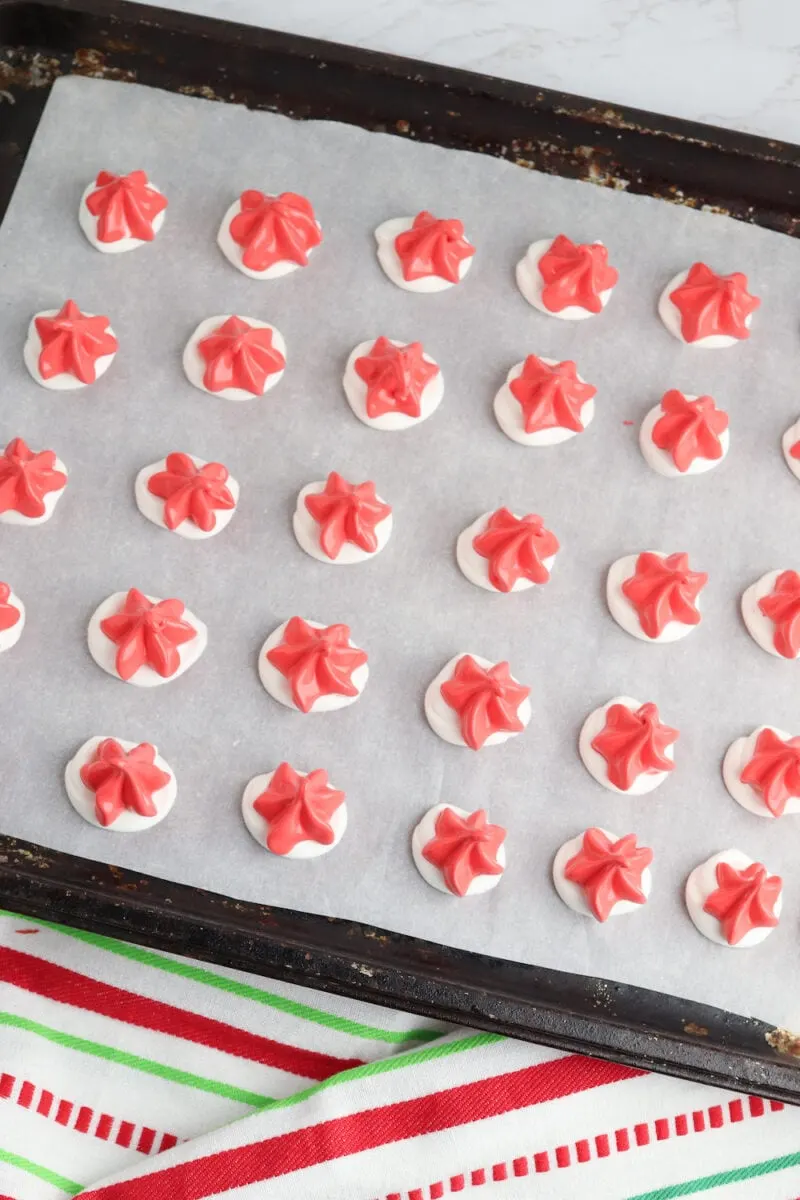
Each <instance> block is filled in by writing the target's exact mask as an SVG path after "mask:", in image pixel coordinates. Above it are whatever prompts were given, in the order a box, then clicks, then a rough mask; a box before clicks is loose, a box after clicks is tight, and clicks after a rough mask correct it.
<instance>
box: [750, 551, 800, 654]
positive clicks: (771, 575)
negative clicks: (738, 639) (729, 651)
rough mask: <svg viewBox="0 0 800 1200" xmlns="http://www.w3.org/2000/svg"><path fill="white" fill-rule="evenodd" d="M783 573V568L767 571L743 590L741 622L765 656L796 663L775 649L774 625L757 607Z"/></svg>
mask: <svg viewBox="0 0 800 1200" xmlns="http://www.w3.org/2000/svg"><path fill="white" fill-rule="evenodd" d="M783 571H784V568H783V567H781V568H780V569H779V570H777V571H767V573H766V575H762V576H761V578H760V579H757V580H756V582H755V583H751V584H750V587H749V588H745V590H744V592H742V620H743V621H744V623H745V625H746V626H747V632H748V633H749V634H750V637H751V638H752V639H753V641H754V642H755V643H756V645H757V646H760V647H761V649H762V650H766V652H767V654H771V655H772V656H773V657H774V658H780V659H781V660H782V661H783V662H796V661H797V659H791V658H786V656H785V655H783V654H779V653H778V651H777V650H776V649H775V623H774V622H773V621H770V619H769V617H765V616H764V614H763V613H762V611H761V609H760V608H759V607H758V602H759V600H763V599H764V597H765V596H768V595H769V594H770V592H771V591H772V589H773V588H774V587H775V584H776V582H777V579H778V576H779V575H782V574H783Z"/></svg>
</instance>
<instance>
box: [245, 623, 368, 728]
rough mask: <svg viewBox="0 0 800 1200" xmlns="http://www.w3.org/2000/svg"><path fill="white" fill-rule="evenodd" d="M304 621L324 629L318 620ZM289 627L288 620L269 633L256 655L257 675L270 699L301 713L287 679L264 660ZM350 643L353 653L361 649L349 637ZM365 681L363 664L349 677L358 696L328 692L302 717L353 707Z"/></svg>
mask: <svg viewBox="0 0 800 1200" xmlns="http://www.w3.org/2000/svg"><path fill="white" fill-rule="evenodd" d="M303 620H304V621H305V622H306V625H310V626H311V628H312V629H325V628H326V626H325V625H322V624H321V623H320V622H319V621H309V620H308V618H306V617H304V618H303ZM288 624H289V622H288V621H284V622H283V624H282V625H279V626H278V628H277V629H273V631H272V633H271V634H270V635H269V637H268V638H267V639H266V641H265V642H264V644H263V646H262V647H261V649H260V651H259V654H258V675H259V678H260V680H261V682H262V684H263V685H264V688H265V689H266V691H267V692H269V694H270V696H272V699H273V700H277V701H278V703H279V704H284V705H285V706H286V707H287V708H291V709H294V711H295V712H301V711H302V710H301V709H300V708H298V707H297V705H296V704H295V702H294V700H293V698H292V688H291V685H290V683H289V680H288V679H287V678H286V676H285V675H281V673H280V671H279V670H277V668H276V667H273V665H272V663H271V662H270V661H269V659H268V658H267V651H268V650H272V649H273V647H275V646H278V645H280V643H281V642H282V641H283V635H284V632H285V630H286V626H287V625H288ZM349 644H350V645H351V646H352V647H353V648H354V649H356V650H358V649H360V647H359V646H356V644H355V642H354V641H353V640H352V638H351V639H350V643H349ZM368 679H369V663H362V665H361V666H360V667H356V669H355V671H353V673H352V675H351V676H350V680H351V682H352V684H353V687H355V688H358V695H357V696H340V695H339V694H338V693H331V694H330V695H329V696H320V697H318V699H317V700H315V701H314V703H313V704H312V705H311V708H310V709H309V710H308V713H307V714H305V713H304V714H303V715H304V716H305V715H307V716H311V715H312V714H316V713H325V712H336V711H337V709H340V708H347V707H348V705H350V704H355V702H356V700H358V699H359V698H360V697H361V693H362V692H363V691H364V688H365V687H366V686H367V680H368Z"/></svg>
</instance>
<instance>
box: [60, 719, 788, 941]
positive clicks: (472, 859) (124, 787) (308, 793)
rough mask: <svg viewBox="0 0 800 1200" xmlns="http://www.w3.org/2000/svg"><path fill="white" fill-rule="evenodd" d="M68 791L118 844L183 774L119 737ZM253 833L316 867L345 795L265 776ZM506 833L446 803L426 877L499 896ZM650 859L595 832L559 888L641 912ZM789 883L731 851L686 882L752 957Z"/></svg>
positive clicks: (289, 774)
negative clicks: (311, 860) (313, 861)
mask: <svg viewBox="0 0 800 1200" xmlns="http://www.w3.org/2000/svg"><path fill="white" fill-rule="evenodd" d="M64 784H65V788H66V792H67V796H68V798H69V801H70V803H71V804H72V806H73V808H74V809H75V811H76V812H77V813H78V814H79V815H80V816H81V817H83V819H84V820H85V821H87V822H88V823H89V824H91V825H94V826H96V827H97V828H100V829H105V830H110V831H112V832H115V833H137V832H141V831H143V830H146V829H150V828H152V827H153V826H154V825H157V824H158V823H159V822H160V821H162V820H163V819H164V818H165V817H166V816H167V815H168V813H169V812H170V811H171V809H172V807H173V805H174V803H175V800H176V797H177V782H176V778H175V773H174V771H173V770H172V768H171V767H170V765H169V763H168V762H167V761H166V760H165V759H164V758H162V756H161V755H160V754H159V753H158V751H157V749H156V747H155V746H153V745H151V744H150V743H148V742H142V743H140V744H138V745H137V744H136V743H134V742H128V741H124V740H122V739H117V738H113V737H92V738H89V740H88V741H86V742H85V743H84V744H83V745H82V746H81V747H80V748H79V749H78V751H77V752H76V753H75V755H74V756H73V757H72V758H71V759H70V760H69V762H68V763H67V767H66V771H65V774H64ZM241 811H242V818H243V820H244V824H245V826H246V828H247V830H248V831H249V833H250V834H251V835H252V837H253V838H254V839H255V841H256V842H257V843H258V844H259V845H260V846H262V847H264V848H266V849H267V850H268V851H270V852H271V853H272V854H275V855H278V856H279V857H282V858H288V859H309V858H318V857H320V856H321V855H324V854H327V853H328V852H329V851H330V850H332V849H334V847H335V846H337V845H338V844H339V842H340V841H341V840H342V837H343V836H344V834H345V831H346V829H347V803H346V796H345V793H344V792H343V791H341V790H340V789H338V788H335V787H332V786H331V784H330V781H329V779H328V774H327V772H326V771H324V770H322V769H315V770H312V771H308V772H304V771H300V770H297V769H295V768H294V767H292V766H291V765H290V764H289V763H288V762H282V763H279V765H278V766H277V767H276V768H275V769H274V770H271V771H268V772H265V773H263V774H259V775H256V776H255V777H254V778H253V779H251V780H250V781H249V783H248V784H247V786H246V787H245V789H244V793H243V795H242V801H241ZM506 836H507V832H506V830H505V829H504V828H503V827H502V826H500V825H493V824H491V823H490V822H489V819H488V816H487V813H486V811H485V810H484V809H478V810H476V811H475V812H468V811H466V810H465V809H462V808H459V807H456V806H455V805H451V804H437V805H435V806H434V807H433V808H431V809H430V810H429V811H428V812H427V813H425V815H424V816H423V818H422V819H421V820H420V821H419V823H418V824H417V825H416V826H415V828H414V830H413V833H412V836H411V853H412V857H413V860H414V863H415V865H416V867H417V869H418V871H419V873H420V875H421V876H422V878H423V879H424V880H425V881H426V882H427V883H429V884H430V885H431V886H432V887H434V888H436V889H437V890H438V891H440V892H443V893H445V894H448V895H451V896H455V897H459V898H463V897H465V896H475V895H480V894H483V893H485V892H488V891H490V890H491V889H492V888H494V887H496V886H497V884H498V883H499V882H500V879H501V877H502V875H503V873H504V871H505V868H506V861H507V860H506V850H505V840H506ZM652 861H653V852H652V850H651V849H650V848H649V847H647V846H640V845H638V844H637V839H636V835H635V834H632V833H630V834H625V835H624V836H623V837H619V836H617V835H616V834H614V833H610V832H609V831H608V830H605V829H599V828H590V829H587V830H585V831H584V832H583V833H582V834H579V835H578V836H577V837H575V838H571V839H570V840H569V841H567V842H565V843H564V845H563V846H561V847H560V849H559V850H558V852H557V853H556V855H555V858H554V860H553V866H552V877H553V883H554V886H555V889H556V891H557V893H558V895H559V896H560V897H561V899H562V900H563V901H564V903H565V904H566V905H568V907H569V908H571V909H572V910H573V911H574V912H576V913H578V914H580V915H581V916H586V917H592V918H594V919H595V920H596V921H599V922H605V921H607V920H608V919H609V918H610V917H618V916H622V915H623V914H625V913H631V912H635V911H637V910H638V909H640V908H641V906H642V905H644V904H645V903H646V902H647V899H648V896H649V895H650V891H651V888H652V875H651V871H650V865H651V863H652ZM782 891H783V883H782V880H781V879H780V877H779V876H776V875H770V874H769V872H768V870H767V868H766V867H765V866H764V864H763V863H760V862H756V861H754V860H753V859H751V858H749V857H748V856H747V855H746V854H744V853H743V852H742V851H739V850H726V851H722V852H720V853H718V854H715V855H713V856H712V857H711V858H709V859H707V860H706V861H705V862H703V863H701V864H700V865H699V866H697V867H695V869H694V870H693V871H692V872H691V874H690V875H689V878H688V880H687V882H686V889H685V898H686V906H687V909H688V912H689V915H690V917H691V919H692V921H693V922H694V924H695V926H696V927H697V929H698V930H699V931H700V932H701V933H702V934H704V936H705V937H707V938H709V939H710V940H711V941H713V942H717V943H718V944H720V945H723V946H733V947H739V948H746V947H750V946H755V945H757V944H758V943H759V942H761V941H763V940H764V938H765V937H767V936H768V934H769V933H770V932H771V931H772V929H774V928H775V926H776V925H777V924H778V920H779V917H780V912H781V906H782Z"/></svg>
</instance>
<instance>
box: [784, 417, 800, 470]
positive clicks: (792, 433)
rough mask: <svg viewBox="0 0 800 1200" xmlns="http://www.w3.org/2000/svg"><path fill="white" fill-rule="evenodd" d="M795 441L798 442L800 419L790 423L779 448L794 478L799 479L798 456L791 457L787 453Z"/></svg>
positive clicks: (799, 463)
mask: <svg viewBox="0 0 800 1200" xmlns="http://www.w3.org/2000/svg"><path fill="white" fill-rule="evenodd" d="M796 442H800V421H795V423H794V425H790V426H789V428H788V429H787V430H786V433H785V434H784V435H783V437H782V438H781V449H782V450H783V457H784V459H785V461H786V465H787V467H788V468H789V470H790V471H791V472H792V474H793V475H794V477H795V479H800V458H792V456H791V454H790V453H789V451H790V450H791V448H792V446H794V445H795V443H796Z"/></svg>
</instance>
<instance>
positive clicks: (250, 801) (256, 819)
mask: <svg viewBox="0 0 800 1200" xmlns="http://www.w3.org/2000/svg"><path fill="white" fill-rule="evenodd" d="M276 770H277V768H276ZM274 774H275V771H270V772H269V773H268V774H266V775H256V776H255V777H254V778H253V779H251V780H250V782H249V783H248V785H247V787H246V788H245V789H244V795H243V796H242V817H243V818H244V823H245V825H246V826H247V831H248V833H250V834H251V835H252V836H253V837H254V838H255V840H256V841H257V842H258V844H259V846H260V847H261V849H262V850H266V851H268V852H269V853H270V854H274V853H275V852H274V851H273V850H270V848H269V846H268V845H267V836H268V834H269V822H268V821H265V820H264V818H263V817H262V816H261V814H260V813H257V812H256V810H255V808H254V807H253V806H254V804H255V802H256V800H257V799H258V797H259V796H260V795H261V794H262V792H265V791H266V789H267V788H268V787H269V785H270V783H271V782H272V777H273V775H274ZM297 774H298V775H300V776H302V778H305V777H306V775H307V774H308V771H298V772H297ZM330 786H331V787H332V786H333V785H332V784H331V785H330ZM330 826H331V829H332V830H333V841H332V842H331V843H330V845H328V846H326V845H324V844H323V843H322V842H314V841H310V840H309V841H305V842H298V843H297V845H296V846H293V847H292V849H291V850H290V851H289V852H288V853H287V854H276V855H275V857H276V858H320V857H321V856H322V855H323V854H328V853H329V852H330V851H331V850H333V849H335V847H336V846H338V845H339V842H340V841H341V840H342V838H343V837H344V832H345V830H346V829H347V803H346V802H345V801H344V800H343V801H342V803H341V804H340V805H339V807H338V808H337V809H336V810H335V811H334V812H333V813H332V815H331V818H330Z"/></svg>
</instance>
